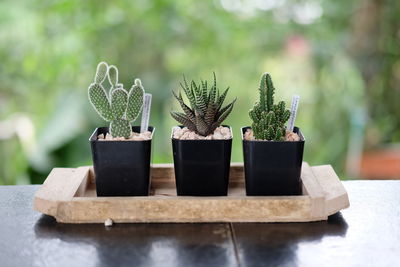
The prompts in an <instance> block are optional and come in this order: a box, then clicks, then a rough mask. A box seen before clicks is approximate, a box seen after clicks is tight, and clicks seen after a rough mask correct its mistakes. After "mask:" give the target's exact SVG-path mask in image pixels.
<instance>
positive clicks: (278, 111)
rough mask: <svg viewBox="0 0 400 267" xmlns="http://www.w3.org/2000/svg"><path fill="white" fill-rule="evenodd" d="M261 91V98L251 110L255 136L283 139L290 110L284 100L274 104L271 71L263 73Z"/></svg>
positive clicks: (272, 139) (275, 139)
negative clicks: (286, 107)
mask: <svg viewBox="0 0 400 267" xmlns="http://www.w3.org/2000/svg"><path fill="white" fill-rule="evenodd" d="M259 91H260V100H259V102H257V103H256V104H255V105H254V107H253V109H251V110H250V112H249V115H250V118H251V120H252V121H253V123H252V126H251V128H252V130H253V134H254V137H255V138H256V139H258V140H271V141H283V140H284V139H285V134H286V127H285V124H286V122H287V121H288V119H289V117H290V111H289V110H288V109H285V102H283V101H280V102H279V103H278V104H277V105H274V91H275V88H274V85H273V83H272V79H271V75H270V74H269V73H265V74H263V75H262V77H261V81H260V88H259Z"/></svg>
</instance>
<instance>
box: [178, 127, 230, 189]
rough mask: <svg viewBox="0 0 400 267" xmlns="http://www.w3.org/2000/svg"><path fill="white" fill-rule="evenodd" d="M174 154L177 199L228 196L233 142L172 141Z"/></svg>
mask: <svg viewBox="0 0 400 267" xmlns="http://www.w3.org/2000/svg"><path fill="white" fill-rule="evenodd" d="M172 131H173V130H172ZM231 133H232V129H231ZM172 150H173V154H174V167H175V181H176V191H177V194H178V196H226V195H227V194H228V183H229V168H230V162H231V150H232V138H231V139H228V140H179V139H174V138H173V137H172Z"/></svg>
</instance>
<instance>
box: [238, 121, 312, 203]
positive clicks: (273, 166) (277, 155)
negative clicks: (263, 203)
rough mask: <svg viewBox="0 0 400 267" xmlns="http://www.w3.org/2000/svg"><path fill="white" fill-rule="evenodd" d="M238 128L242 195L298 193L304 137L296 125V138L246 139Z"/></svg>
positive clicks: (299, 189) (243, 130) (287, 194)
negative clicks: (240, 146)
mask: <svg viewBox="0 0 400 267" xmlns="http://www.w3.org/2000/svg"><path fill="white" fill-rule="evenodd" d="M250 128H251V127H243V128H242V129H241V133H242V140H243V157H244V173H245V181H246V195H248V196H289V195H299V194H301V183H300V175H301V165H302V162H303V151H304V141H305V140H304V136H303V135H302V133H301V131H300V129H299V128H297V127H295V128H294V130H293V131H294V132H295V133H297V134H298V135H299V136H300V141H294V142H290V141H248V140H245V139H244V133H245V132H246V130H247V129H250Z"/></svg>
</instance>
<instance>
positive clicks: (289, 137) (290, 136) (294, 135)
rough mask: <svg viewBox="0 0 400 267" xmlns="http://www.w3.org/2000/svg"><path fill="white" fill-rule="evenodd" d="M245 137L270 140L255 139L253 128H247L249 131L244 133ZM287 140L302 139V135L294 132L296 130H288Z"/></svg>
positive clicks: (246, 138) (249, 139) (251, 139)
mask: <svg viewBox="0 0 400 267" xmlns="http://www.w3.org/2000/svg"><path fill="white" fill-rule="evenodd" d="M244 139H245V140H248V141H254V140H255V141H268V140H258V139H255V138H254V135H253V130H252V129H247V131H246V132H245V133H244ZM285 141H289V142H296V141H300V136H299V135H298V134H297V133H294V132H286V135H285Z"/></svg>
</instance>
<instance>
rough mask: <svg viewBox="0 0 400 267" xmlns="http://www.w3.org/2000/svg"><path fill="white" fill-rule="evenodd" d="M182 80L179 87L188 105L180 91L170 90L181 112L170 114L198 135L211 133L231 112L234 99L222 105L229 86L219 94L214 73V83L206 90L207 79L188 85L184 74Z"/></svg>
mask: <svg viewBox="0 0 400 267" xmlns="http://www.w3.org/2000/svg"><path fill="white" fill-rule="evenodd" d="M183 81H184V83H183V84H182V83H181V87H182V89H183V91H184V92H185V94H186V96H187V98H188V99H189V103H190V107H189V106H188V105H186V104H185V102H184V101H183V98H182V94H181V92H179V93H178V94H176V93H175V92H172V93H173V95H174V97H175V98H176V100H178V102H179V104H180V106H181V108H182V110H183V113H181V112H175V111H172V112H171V116H172V117H173V118H174V119H175V120H176V121H178V122H179V123H182V124H183V126H185V127H187V128H188V129H189V130H191V131H194V132H196V133H197V134H199V135H202V136H207V135H209V134H212V133H213V132H214V130H215V129H216V128H217V127H218V126H220V125H221V123H222V122H223V121H224V120H225V119H226V118H227V117H228V115H229V114H230V113H231V111H232V109H233V105H234V104H235V101H236V99H235V100H233V101H232V102H231V103H229V104H228V105H226V106H224V107H222V104H223V102H224V100H225V97H226V95H227V94H228V91H229V87H228V88H227V89H226V90H225V91H224V92H223V93H222V95H220V94H219V90H218V89H217V80H216V77H215V73H214V83H213V85H212V86H211V89H210V90H208V86H207V81H203V80H201V83H199V84H196V83H195V82H194V81H192V82H191V83H190V86H189V85H188V83H187V82H186V78H185V76H183Z"/></svg>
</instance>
